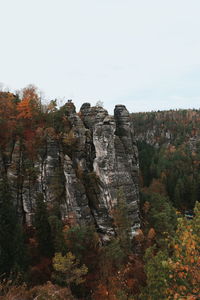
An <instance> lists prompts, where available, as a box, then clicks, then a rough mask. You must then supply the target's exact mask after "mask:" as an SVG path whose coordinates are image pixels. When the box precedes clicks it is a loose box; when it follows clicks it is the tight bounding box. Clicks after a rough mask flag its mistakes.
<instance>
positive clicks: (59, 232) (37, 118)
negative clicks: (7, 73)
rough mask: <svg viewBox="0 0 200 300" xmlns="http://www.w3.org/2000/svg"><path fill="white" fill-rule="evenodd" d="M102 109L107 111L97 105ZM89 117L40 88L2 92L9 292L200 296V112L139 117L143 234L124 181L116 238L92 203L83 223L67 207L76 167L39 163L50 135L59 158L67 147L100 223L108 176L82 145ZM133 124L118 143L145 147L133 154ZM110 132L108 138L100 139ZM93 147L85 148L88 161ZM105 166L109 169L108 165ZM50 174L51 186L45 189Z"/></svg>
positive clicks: (0, 146) (128, 299)
mask: <svg viewBox="0 0 200 300" xmlns="http://www.w3.org/2000/svg"><path fill="white" fill-rule="evenodd" d="M95 110H99V108H96V107H95V108H92V112H93V111H95ZM99 111H100V115H101V114H104V111H103V112H102V110H101V109H100V110H99ZM72 114H73V118H72V117H71V115H72ZM76 115H77V116H78V118H79V119H76V123H75V122H74V119H75V116H76ZM98 116H99V115H98ZM123 117H124V116H123ZM126 117H127V116H126ZM82 119H83V112H82V113H81V112H79V113H75V112H74V107H73V104H72V103H71V101H69V102H68V103H67V105H63V106H62V107H60V108H59V107H58V106H57V103H56V100H52V101H49V103H48V104H45V105H44V103H42V101H41V99H40V97H39V94H38V92H37V89H36V88H35V87H33V86H29V87H27V88H25V89H24V90H23V91H22V92H21V94H19V95H15V94H13V93H9V92H0V153H1V155H0V157H1V159H0V171H1V178H0V299H2V300H8V299H9V300H10V299H13V300H14V299H15V300H22V299H24V300H26V299H27V300H29V299H37V300H45V299H56V300H64V299H72V300H73V299H88V300H89V299H94V300H98V299H99V300H101V299H102V300H103V299H112V300H118V299H119V300H133V299H135V300H136V299H142V300H144V299H149V300H158V299H190V300H192V299H199V296H200V288H199V286H200V272H199V269H200V204H199V200H200V111H199V110H177V111H173V110H171V111H163V112H151V113H138V114H132V115H131V122H132V124H133V128H134V133H135V138H136V141H137V147H138V153H139V165H140V172H139V190H140V212H139V216H140V228H138V227H137V226H136V227H135V232H134V233H133V224H132V220H131V217H132V216H131V214H130V212H131V210H130V207H131V205H132V203H131V202H130V203H131V205H130V203H129V202H127V200H126V194H127V191H125V189H123V186H122V187H120V188H118V191H117V195H116V201H115V202H116V204H115V205H114V206H112V205H111V208H110V214H111V221H112V224H113V228H114V230H113V232H111V234H110V235H109V239H107V235H106V234H105V232H104V231H103V230H104V228H103V226H102V227H100V226H99V225H98V224H97V222H96V223H95V222H91V220H90V219H89V217H88V216H89V213H88V207H86V205H85V206H83V203H82V202H81V204H80V202H78V204H76V205H77V206H78V205H82V206H83V208H82V210H83V211H84V213H85V216H86V219H88V220H87V222H79V219H78V217H75V216H74V214H73V211H72V210H71V211H70V213H69V214H68V215H67V216H66V215H64V214H63V210H64V208H63V207H64V206H63V203H64V200H63V199H64V198H65V197H66V195H65V193H66V192H65V190H64V188H63V186H64V185H65V184H66V183H65V182H64V180H66V179H65V178H64V177H63V173H67V171H66V170H65V169H64V168H63V169H64V170H63V169H62V168H61V167H59V168H57V162H56V164H55V166H56V167H55V168H56V169H55V170H54V173H56V174H58V176H54V177H53V178H52V176H49V175H48V174H46V173H48V172H49V173H51V170H50V169H47V171H48V172H46V173H44V172H43V171H40V170H39V166H38V162H37V160H38V155H39V156H40V157H45V155H46V156H47V158H48V151H47V150H46V148H47V142H48V143H50V144H51V147H52V149H53V155H54V154H55V153H54V152H57V151H58V149H59V151H60V153H61V154H60V155H59V159H60V162H59V166H62V165H63V152H64V155H66V156H67V157H69V158H70V159H71V161H70V163H68V167H69V168H70V172H71V169H74V170H75V171H74V173H72V175H73V176H72V177H73V178H75V177H76V178H78V179H77V181H76V185H75V188H76V189H77V190H78V191H83V192H82V193H83V194H84V193H86V196H87V197H88V199H89V208H90V209H91V211H92V213H93V214H94V220H99V219H97V217H96V216H95V213H96V211H98V209H99V210H100V208H101V205H100V204H99V203H98V197H99V194H100V190H101V189H102V183H99V178H98V176H97V174H96V173H95V172H94V169H93V168H92V167H91V161H90V158H89V159H88V161H87V162H88V165H87V169H88V170H89V171H88V172H85V171H84V168H83V166H82V165H81V164H79V163H77V156H75V154H74V153H75V152H76V151H77V149H79V150H80V148H81V147H82V144H80V142H79V140H80V139H82V136H81V137H80V127H81V126H82V125H80V124H81V123H80V122H79V121H78V122H77V120H82ZM86 120H87V119H86ZM88 120H89V121H90V122H91V120H90V119H88ZM104 120H105V121H104V123H100V127H102V126H104V127H105V128H108V127H109V126H111V125H110V124H113V123H112V122H113V119H109V117H108V116H107V115H106V116H104ZM89 121H88V124H89V125H87V127H89V126H90V123H89ZM74 124H76V125H74ZM118 128H119V127H118ZM124 128H126V127H123V128H121V131H120V132H117V134H116V139H115V144H117V149H118V151H119V152H120V153H122V152H123V149H122V145H123V146H124V148H126V149H128V150H127V151H128V153H129V152H130V153H129V154H130V157H131V155H133V154H134V155H136V154H135V153H137V151H136V149H134V151H135V152H134V153H133V154H132V152H131V151H130V149H129V148H128V146H129V145H128V143H127V142H126V141H124V139H123V134H124V135H126V134H127V132H128V131H125V130H124ZM97 129H98V130H100V129H99V128H97ZM122 129H123V130H122ZM81 130H82V129H81ZM89 134H90V131H89V130H86V131H84V135H85V136H86V146H87V147H88V148H87V149H90V151H91V153H90V156H91V157H92V158H93V159H95V155H96V154H95V153H94V150H93V144H92V147H90V148H89V146H88V145H89V142H88V139H89V138H90V137H89V136H88V135H89ZM101 134H102V133H101ZM93 135H94V131H93ZM106 138H107V135H103V137H102V139H101V136H100V138H99V140H98V141H97V142H98V143H100V144H101V143H103V140H105V139H106ZM120 138H121V139H122V141H123V143H120V142H119V140H120ZM55 145H56V146H55ZM98 145H99V144H98ZM127 145H128V146H127ZM99 147H100V146H99ZM19 150H20V151H19ZM85 151H86V150H85V148H84V149H82V148H81V150H80V151H79V152H80V153H81V154H80V153H78V155H80V157H81V159H82V156H83V155H85ZM103 151H105V149H103ZM103 151H102V152H103ZM46 152H47V154H46ZM18 153H21V154H23V155H22V157H19V155H18ZM86 154H87V153H86ZM87 155H88V154H87ZM53 157H54V160H56V159H55V157H56V156H53ZM74 157H75V158H74ZM128 158H129V157H128ZM81 159H80V161H82V160H81ZM43 162H44V160H41V165H43ZM129 163H130V162H129ZM104 164H105V161H103V162H102V169H105V170H107V169H106V168H105V165H104ZM52 166H53V165H52ZM127 167H128V164H127ZM85 168H86V167H85ZM108 168H109V166H108ZM44 170H45V169H44ZM136 171H137V170H136ZM136 171H135V173H134V177H133V178H136V176H137V175H136V174H137V172H136ZM68 172H69V171H68ZM131 172H132V173H133V168H132V169H131ZM131 172H130V173H131ZM38 174H39V175H38ZM127 174H128V175H129V173H127ZM127 174H126V176H127V177H128V175H127ZM50 175H51V174H50ZM38 176H40V178H41V182H42V184H41V189H40V188H38V183H37V180H38ZM45 176H46V178H48V180H46V181H48V184H49V185H48V186H49V187H50V188H49V191H48V190H47V191H46V190H45V189H46V185H45V184H46V182H45V179H44V178H43V177H45ZM48 176H49V177H48ZM67 176H68V173H67ZM67 176H66V177H67ZM104 176H105V175H104ZM67 178H69V176H68V177H67ZM70 178H71V177H70ZM70 180H71V179H70ZM70 180H69V182H68V184H69V185H72V184H73V183H72V182H71V181H70ZM24 186H25V188H24ZM33 186H34V187H36V189H37V190H32V187H33ZM135 186H136V187H137V182H136V183H135ZM83 187H85V190H84V189H83ZM67 191H68V192H69V190H67ZM128 192H129V190H128ZM48 193H49V194H48ZM24 194H26V198H27V199H31V201H29V202H28V203H29V204H28V205H29V206H26V205H25V204H24V201H23V197H24ZM33 195H34V201H32V198H33ZM48 195H50V196H51V197H52V199H53V200H51V201H50V200H49V199H48ZM50 196H49V197H50ZM67 196H68V197H69V195H67ZM81 197H82V198H81V201H83V199H85V198H84V197H83V196H82V195H81ZM67 203H68V205H69V204H70V201H69V202H67ZM31 205H33V207H30V206H31ZM62 208H63V209H62ZM68 209H69V208H68ZM27 212H28V213H27ZM29 212H31V214H30V213H29ZM78 213H80V212H79V211H78ZM104 213H106V211H105V209H104V210H103V214H104ZM27 215H28V217H27ZM77 215H78V214H77ZM95 217H96V219H95ZM81 218H82V217H81ZM81 218H80V219H81ZM107 218H108V217H107ZM108 228H109V227H108ZM100 229H101V230H100ZM106 230H107V229H106ZM105 236H106V239H105Z"/></svg>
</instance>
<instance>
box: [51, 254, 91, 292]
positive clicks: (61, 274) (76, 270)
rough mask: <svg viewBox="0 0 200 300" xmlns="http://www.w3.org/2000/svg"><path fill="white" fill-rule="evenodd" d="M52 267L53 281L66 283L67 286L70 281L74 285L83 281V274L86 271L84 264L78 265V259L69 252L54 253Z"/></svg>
mask: <svg viewBox="0 0 200 300" xmlns="http://www.w3.org/2000/svg"><path fill="white" fill-rule="evenodd" d="M53 268H54V270H55V273H54V276H53V277H54V279H55V281H56V282H58V283H59V284H61V285H63V284H64V285H65V284H66V285H67V286H68V287H69V286H70V284H71V283H75V284H76V285H78V284H80V283H83V282H84V281H85V279H84V276H85V275H86V274H87V272H88V269H87V267H86V265H82V266H79V260H77V259H76V257H75V256H74V255H73V254H72V253H71V252H68V253H67V254H66V255H65V256H63V255H62V254H61V253H56V254H55V256H54V258H53Z"/></svg>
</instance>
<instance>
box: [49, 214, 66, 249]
mask: <svg viewBox="0 0 200 300" xmlns="http://www.w3.org/2000/svg"><path fill="white" fill-rule="evenodd" d="M48 221H49V224H50V227H51V235H52V240H53V246H54V249H55V251H56V252H61V253H65V252H66V250H67V246H66V242H65V239H64V234H63V231H62V229H63V226H62V221H61V220H59V218H58V217H57V216H55V215H53V216H50V217H49V219H48Z"/></svg>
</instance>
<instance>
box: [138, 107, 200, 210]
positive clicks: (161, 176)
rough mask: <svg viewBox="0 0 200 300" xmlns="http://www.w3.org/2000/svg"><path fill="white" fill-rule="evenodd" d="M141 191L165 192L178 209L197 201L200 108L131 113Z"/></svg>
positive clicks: (199, 159) (199, 186)
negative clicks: (137, 153)
mask: <svg viewBox="0 0 200 300" xmlns="http://www.w3.org/2000/svg"><path fill="white" fill-rule="evenodd" d="M132 122H133V126H134V130H135V136H136V139H137V145H138V149H139V160H140V170H141V186H142V187H143V190H144V191H147V190H151V191H155V192H157V191H159V192H160V193H161V194H163V195H167V196H168V197H169V198H170V200H171V202H172V203H173V204H174V205H175V207H177V208H178V209H180V210H182V211H184V210H187V209H192V208H193V207H194V204H195V202H196V201H197V200H198V201H199V200H200V177H199V174H200V111H199V110H170V111H158V112H149V113H138V114H132Z"/></svg>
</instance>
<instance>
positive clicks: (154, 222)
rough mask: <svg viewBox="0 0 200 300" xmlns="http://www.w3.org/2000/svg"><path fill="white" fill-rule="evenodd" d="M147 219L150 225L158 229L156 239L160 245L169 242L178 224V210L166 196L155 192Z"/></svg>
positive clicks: (151, 198)
mask: <svg viewBox="0 0 200 300" xmlns="http://www.w3.org/2000/svg"><path fill="white" fill-rule="evenodd" d="M147 220H148V222H149V225H150V227H153V228H154V229H155V231H156V240H157V243H158V244H159V245H164V244H166V243H167V242H168V238H169V237H170V236H173V234H174V233H175V229H176V226H177V217H176V211H175V209H174V208H173V206H172V204H171V203H170V202H169V201H168V199H167V198H166V197H163V196H161V195H159V194H153V195H151V197H150V209H149V212H148V216H147Z"/></svg>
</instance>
